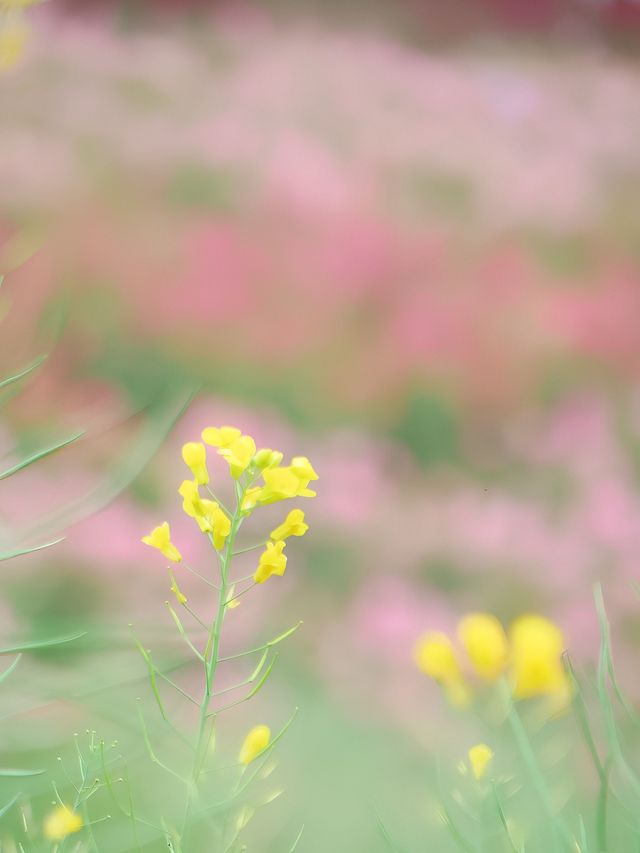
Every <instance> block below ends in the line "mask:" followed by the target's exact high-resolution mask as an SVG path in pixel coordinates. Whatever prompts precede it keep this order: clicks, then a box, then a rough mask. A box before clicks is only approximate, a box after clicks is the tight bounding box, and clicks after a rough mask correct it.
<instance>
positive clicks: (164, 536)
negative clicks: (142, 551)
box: [142, 521, 182, 563]
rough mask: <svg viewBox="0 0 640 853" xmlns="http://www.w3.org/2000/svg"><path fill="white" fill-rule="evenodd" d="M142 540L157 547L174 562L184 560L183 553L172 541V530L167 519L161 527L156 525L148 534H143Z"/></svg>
mask: <svg viewBox="0 0 640 853" xmlns="http://www.w3.org/2000/svg"><path fill="white" fill-rule="evenodd" d="M142 541H143V542H144V544H145V545H150V546H151V547H152V548H157V549H158V551H160V553H161V554H163V555H164V556H165V557H166V558H167V560H171V562H172V563H179V562H180V561H181V560H182V554H181V553H180V551H178V549H177V548H176V546H175V545H174V544H173V542H172V541H171V531H170V529H169V524H168V522H166V521H165V522H163V523H162V524H161V525H160V526H159V527H154V528H153V530H152V531H151V533H149V535H148V536H143V537H142Z"/></svg>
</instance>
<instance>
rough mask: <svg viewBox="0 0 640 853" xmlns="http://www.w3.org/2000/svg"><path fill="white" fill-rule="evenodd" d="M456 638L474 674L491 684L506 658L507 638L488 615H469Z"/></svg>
mask: <svg viewBox="0 0 640 853" xmlns="http://www.w3.org/2000/svg"><path fill="white" fill-rule="evenodd" d="M458 638H459V640H460V643H461V644H462V646H463V648H464V649H465V651H466V653H467V655H468V656H469V660H470V661H471V664H472V666H473V668H474V669H475V671H476V672H477V673H478V675H479V676H480V677H481V678H484V679H486V680H487V681H493V680H495V679H496V678H498V677H499V676H500V674H501V673H502V671H503V670H504V668H505V666H506V664H507V659H508V656H509V647H508V643H507V636H506V634H505V632H504V630H503V628H502V625H501V624H500V622H499V621H498V620H497V619H496V618H495V616H492V615H491V614H489V613H470V614H469V615H468V616H465V617H464V619H462V620H461V621H460V623H459V624H458Z"/></svg>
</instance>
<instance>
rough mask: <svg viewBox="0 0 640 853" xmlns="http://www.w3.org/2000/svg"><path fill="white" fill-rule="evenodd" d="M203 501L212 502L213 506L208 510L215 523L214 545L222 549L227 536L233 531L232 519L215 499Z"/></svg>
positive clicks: (219, 549)
mask: <svg viewBox="0 0 640 853" xmlns="http://www.w3.org/2000/svg"><path fill="white" fill-rule="evenodd" d="M203 503H207V504H208V503H211V504H212V507H211V509H210V510H208V512H209V513H210V514H209V516H208V517H209V518H210V519H211V524H212V525H213V547H214V548H215V549H216V550H218V551H222V549H223V548H224V543H225V542H226V540H227V536H228V535H229V533H230V532H231V520H230V518H229V516H228V515H227V514H226V512H225V511H224V510H223V509H220V507H219V506H218V504H217V503H214V502H213V501H203Z"/></svg>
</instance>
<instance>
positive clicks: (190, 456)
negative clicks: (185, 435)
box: [182, 441, 209, 486]
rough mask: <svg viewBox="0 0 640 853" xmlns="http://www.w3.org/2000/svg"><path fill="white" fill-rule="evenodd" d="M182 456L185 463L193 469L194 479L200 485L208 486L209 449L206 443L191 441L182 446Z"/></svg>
mask: <svg viewBox="0 0 640 853" xmlns="http://www.w3.org/2000/svg"><path fill="white" fill-rule="evenodd" d="M182 458H183V459H184V462H185V465H187V466H188V467H189V468H190V469H191V473H192V474H193V479H194V480H195V481H196V483H197V484H198V485H199V486H206V485H207V483H208V482H209V472H208V471H207V451H206V449H205V446H204V444H201V443H200V442H199V441H189V442H187V443H186V444H185V445H183V447H182Z"/></svg>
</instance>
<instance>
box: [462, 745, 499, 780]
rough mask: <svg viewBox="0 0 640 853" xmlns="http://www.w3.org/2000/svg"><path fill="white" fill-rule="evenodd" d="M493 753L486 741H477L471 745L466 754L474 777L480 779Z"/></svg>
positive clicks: (487, 767)
mask: <svg viewBox="0 0 640 853" xmlns="http://www.w3.org/2000/svg"><path fill="white" fill-rule="evenodd" d="M493 754H494V753H493V750H492V749H491V747H489V746H487V744H486V743H478V744H476V745H475V746H472V747H471V749H470V750H469V752H468V753H467V756H468V758H469V766H470V767H471V772H472V773H473V775H474V776H475V778H476V779H478V780H479V779H482V778H483V776H484V775H485V774H486V772H487V770H488V769H489V765H490V764H491V761H492V759H493Z"/></svg>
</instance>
